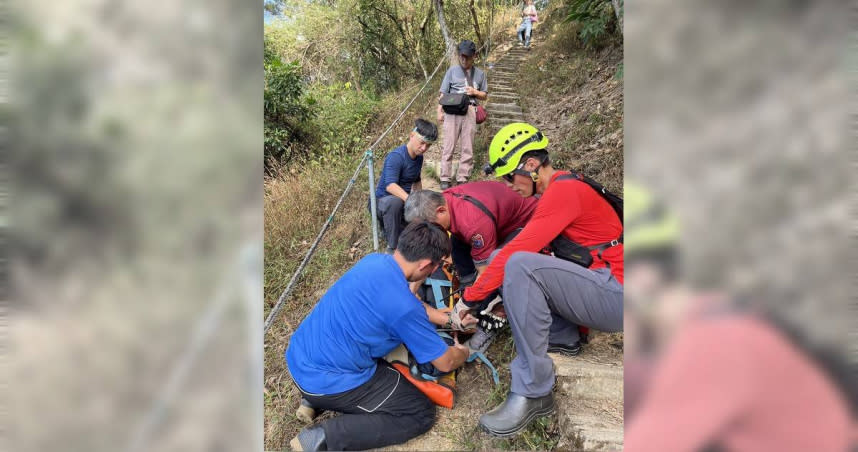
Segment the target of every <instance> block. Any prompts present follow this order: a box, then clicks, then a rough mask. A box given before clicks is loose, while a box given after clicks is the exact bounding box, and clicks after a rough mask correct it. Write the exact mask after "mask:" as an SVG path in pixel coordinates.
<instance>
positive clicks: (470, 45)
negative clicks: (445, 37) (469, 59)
mask: <svg viewBox="0 0 858 452" xmlns="http://www.w3.org/2000/svg"><path fill="white" fill-rule="evenodd" d="M475 53H477V45H476V44H474V41H471V40H468V39H465V40H464V41H462V42H461V43H460V44H459V55H467V56H473V55H474V54H475Z"/></svg>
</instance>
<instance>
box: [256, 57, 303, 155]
mask: <svg viewBox="0 0 858 452" xmlns="http://www.w3.org/2000/svg"><path fill="white" fill-rule="evenodd" d="M264 52H265V91H264V101H265V157H266V160H267V159H268V158H275V159H280V158H282V157H283V156H284V155H288V154H291V150H292V149H294V148H295V143H294V142H295V141H299V140H301V139H303V138H304V137H305V135H306V133H305V128H306V123H307V121H308V120H309V119H310V118H311V117H312V116H313V112H312V111H311V110H310V109H309V108H308V107H307V106H306V105H304V102H303V99H302V98H303V94H304V83H303V81H302V80H301V69H300V66H299V65H298V64H297V63H296V62H292V63H284V62H283V61H281V59H280V56H279V55H277V54H276V53H275V52H274V51H273V50H272V49H271V47H270V46H269V42H268V40H265V50H264Z"/></svg>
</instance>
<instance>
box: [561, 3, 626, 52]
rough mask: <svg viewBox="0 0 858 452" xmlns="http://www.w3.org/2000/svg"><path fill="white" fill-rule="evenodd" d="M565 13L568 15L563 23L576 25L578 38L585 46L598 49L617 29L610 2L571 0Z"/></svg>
mask: <svg viewBox="0 0 858 452" xmlns="http://www.w3.org/2000/svg"><path fill="white" fill-rule="evenodd" d="M622 3H623V2H622V1H621V2H620V5H622ZM621 8H622V6H621ZM567 11H569V13H568V15H567V16H566V19H565V20H564V22H567V23H568V22H576V23H577V24H578V26H579V28H578V37H579V38H580V39H581V41H583V42H584V44H585V45H587V46H590V47H599V46H600V45H601V44H602V43H603V42H604V40H605V38H607V37H608V36H609V35H610V33H611V32H612V31H613V30H615V29H616V28H617V26H616V24H617V21H616V16H615V15H614V7H613V5H612V4H611V1H610V0H571V1H570V2H569V5H568V9H567Z"/></svg>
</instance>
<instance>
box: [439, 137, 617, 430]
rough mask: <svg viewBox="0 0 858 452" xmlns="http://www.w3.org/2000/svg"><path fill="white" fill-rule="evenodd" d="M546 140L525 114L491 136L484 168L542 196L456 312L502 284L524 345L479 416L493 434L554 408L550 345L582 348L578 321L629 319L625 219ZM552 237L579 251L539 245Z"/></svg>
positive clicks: (596, 324) (481, 301) (607, 323)
mask: <svg viewBox="0 0 858 452" xmlns="http://www.w3.org/2000/svg"><path fill="white" fill-rule="evenodd" d="M547 147H548V138H547V137H545V136H544V135H543V134H542V132H540V131H539V130H538V129H536V128H535V127H533V126H532V125H530V124H525V123H512V124H509V125H507V126H505V127H504V128H502V129H501V130H500V131H499V132H498V133H497V134H496V135H495V137H494V139H492V142H491V144H490V146H489V163H490V167H489V168H487V169H488V170H489V171H493V172H494V173H495V175H497V176H498V177H503V178H504V180H505V181H506V182H507V183H508V184H509V185H510V186H511V187H512V189H513V190H515V191H516V192H518V193H519V194H521V195H522V196H533V195H536V194H537V193H539V194H541V195H542V197H541V199H540V200H539V204H538V205H537V206H536V210H535V211H534V212H533V215H532V216H531V218H530V221H528V223H527V225H526V226H525V227H524V229H523V230H522V231H521V232H520V233H519V234H518V235H517V236H516V237H515V238H514V239H512V241H510V242H509V243H507V244H506V245H505V246H504V247H503V248H502V249H501V250H500V252H499V253H498V254H497V255H496V256H495V257H494V259H493V260H492V262H491V263H490V264H489V266H488V267H487V268H486V270H485V271H484V272H483V273H482V274H481V275H480V276H479V277H478V278H477V281H476V282H475V283H474V285H473V286H471V287H469V288H467V289H466V290H465V292H464V294H463V297H462V301H461V302H460V303H458V304H457V305H456V309H455V313H454V316H456V315H459V314H461V313H463V312H467V311H468V310H474V311H475V312H479V310H480V309H483V306H484V305H486V304H487V303H488V302H489V301H491V299H493V298H494V293H495V291H496V290H497V289H499V288H500V287H501V285H503V291H502V292H503V302H504V308H505V311H506V316H507V318H508V319H509V323H510V327H511V328H512V336H513V340H514V341H515V348H516V351H517V354H518V355H517V356H516V358H515V359H514V360H513V361H512V363H510V373H511V375H512V382H511V385H510V393H509V395H508V396H507V399H506V401H505V402H504V403H503V404H501V405H500V406H498V407H496V408H495V409H494V410H492V411H490V412H488V413H486V414H484V415H483V416H482V417H480V426H481V427H482V428H483V429H484V430H486V431H488V432H489V433H490V434H492V435H495V436H511V435H514V434H516V433H517V432H519V431H520V430H521V429H522V428H524V427H525V426H527V424H528V423H530V421H531V420H533V419H534V418H535V417H537V416H542V415H546V414H549V413H551V412H552V411H553V409H554V396H553V394H552V387H553V385H554V362H553V361H552V359H551V358H550V357H549V356H548V352H549V351H557V352H561V353H562V352H569V353H575V352H576V350H575V349H576V348H580V344H579V343H578V341H579V337H580V336H579V332H578V331H579V330H578V327H579V326H586V327H591V328H596V329H598V330H600V331H608V332H614V331H622V329H623V245H622V234H623V225H622V222H621V220H620V218H619V216H618V215H617V212H616V211H615V210H614V208H613V207H612V206H611V204H609V203H608V201H606V200H605V198H603V197H602V196H601V195H600V194H599V193H597V192H596V190H594V189H593V188H592V187H591V186H590V185H589V184H588V183H586V182H584V181H582V180H579V179H578V178H577V177H575V176H573V175H572V174H571V173H569V172H567V171H558V170H555V169H554V168H553V167H552V166H551V162H550V160H549V155H548V151H547ZM555 239H556V240H557V241H556V242H555V243H557V242H562V243H563V244H564V247H563V249H564V250H565V249H568V248H569V247H575V246H577V250H579V252H578V253H570V254H566V253H562V254H563V255H564V258H565V259H563V258H559V257H553V256H548V255H544V254H539V253H538V252H539V251H540V250H542V249H543V248H545V247H546V246H547V245H549V243H551V242H552V241H555ZM576 244H577V245H576ZM558 246H559V245H558ZM559 250H560V248H557V249H555V255H557V256H559V255H561V253H560V252H559ZM566 259H569V260H566Z"/></svg>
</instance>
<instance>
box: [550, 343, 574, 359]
mask: <svg viewBox="0 0 858 452" xmlns="http://www.w3.org/2000/svg"><path fill="white" fill-rule="evenodd" d="M548 353H560V354H561V355H565V356H578V354H579V353H581V341H575V343H574V344H572V345H568V344H548Z"/></svg>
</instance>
